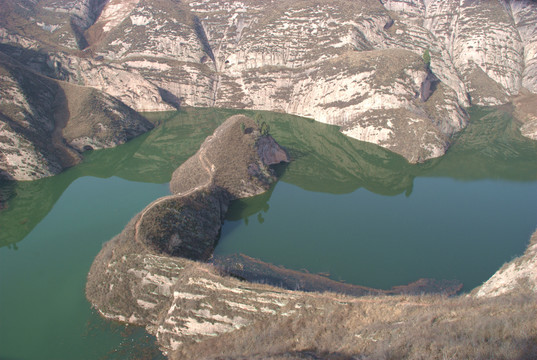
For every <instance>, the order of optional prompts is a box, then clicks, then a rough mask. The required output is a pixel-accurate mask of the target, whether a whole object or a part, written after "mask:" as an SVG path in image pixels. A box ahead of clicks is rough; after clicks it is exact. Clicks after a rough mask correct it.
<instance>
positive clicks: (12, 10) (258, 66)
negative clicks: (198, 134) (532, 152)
mask: <svg viewBox="0 0 537 360" xmlns="http://www.w3.org/2000/svg"><path fill="white" fill-rule="evenodd" d="M4 3H5V6H2V14H3V15H2V17H3V18H5V20H4V21H2V22H1V23H0V40H1V43H2V44H4V46H3V47H2V51H4V52H5V53H7V54H9V55H11V56H13V57H16V58H17V59H18V60H19V61H21V62H24V63H25V64H27V65H31V66H32V67H33V68H36V69H41V70H40V71H43V72H45V73H46V74H47V76H52V77H55V78H61V79H63V80H67V81H70V82H75V83H77V84H82V85H86V86H90V87H94V88H97V89H99V90H102V91H104V92H107V93H109V94H110V95H113V96H115V97H117V98H119V99H120V100H122V101H123V102H125V103H126V104H127V105H129V106H131V107H133V108H134V109H136V110H146V111H152V110H163V109H169V108H170V107H178V106H181V105H190V106H218V107H231V108H251V109H260V110H272V111H284V112H287V113H291V114H296V115H301V116H305V117H311V118H314V119H315V120H317V121H321V122H325V123H329V124H335V125H338V126H341V128H342V131H343V132H344V133H345V134H346V135H348V136H351V137H354V138H357V139H359V140H363V141H368V142H372V143H375V144H378V145H380V146H383V147H385V148H387V149H390V150H392V151H394V152H397V153H399V154H402V155H403V156H405V157H406V158H407V159H408V160H409V161H410V162H421V161H424V160H426V159H430V158H434V157H438V156H441V155H442V154H444V152H445V151H446V149H447V148H448V147H449V146H450V144H451V141H452V135H453V134H455V133H457V132H458V131H460V130H461V129H463V128H464V127H465V126H466V124H467V122H468V115H467V114H466V112H465V111H464V107H467V106H469V105H498V104H504V103H506V102H509V101H511V98H512V96H516V95H517V94H518V93H519V92H524V91H528V92H530V93H532V94H535V93H536V91H537V90H536V89H537V80H536V79H537V76H536V72H537V62H536V60H535V59H536V56H535V55H536V49H537V31H536V30H535V29H536V28H537V15H536V14H537V4H536V3H535V2H534V1H531V0H487V1H484V0H483V1H470V0H468V1H449V0H434V1H425V0H382V1H377V0H359V1H349V0H341V1H336V2H334V1H327V0H322V1H316V2H315V3H309V2H305V3H304V2H292V1H286V0H278V1H241V2H227V1H224V0H219V1H208V0H202V1H193V0H184V1H179V0H162V1H158V2H152V1H147V0H109V1H99V0H93V1H90V0H86V1H83V2H77V3H76V4H75V2H74V1H71V0H61V1H54V2H52V1H39V2H28V4H26V3H24V4H23V3H21V2H14V1H11V0H4ZM23 16H34V17H35V19H36V22H35V23H32V24H29V23H25V22H24V20H22V19H21V17H23ZM8 19H18V20H17V21H15V20H8ZM65 22H69V23H70V24H72V26H65ZM20 23H24V24H25V25H24V26H22V27H21V26H16V24H20ZM21 48H22V49H37V48H40V49H43V50H44V51H43V50H40V51H39V52H37V51H36V52H35V53H33V54H32V53H29V52H28V51H26V52H25V51H21ZM79 49H83V51H82V52H80V51H78V50H79ZM426 50H428V51H429V53H430V57H431V62H430V65H428V64H426V63H425V61H424V59H423V54H424V52H425V51H426ZM47 64H48V65H47ZM524 126H525V127H524V129H523V130H522V133H523V134H524V135H525V136H528V137H530V138H535V137H536V136H537V135H535V128H536V127H535V123H534V122H532V123H531V124H527V125H524Z"/></svg>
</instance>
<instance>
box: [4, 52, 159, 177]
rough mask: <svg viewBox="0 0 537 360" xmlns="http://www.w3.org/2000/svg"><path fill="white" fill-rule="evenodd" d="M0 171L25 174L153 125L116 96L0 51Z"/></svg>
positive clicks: (58, 165)
mask: <svg viewBox="0 0 537 360" xmlns="http://www.w3.org/2000/svg"><path fill="white" fill-rule="evenodd" d="M0 83H1V84H2V87H1V88H0V150H1V151H0V177H3V178H5V179H9V180H31V179H36V178H40V177H45V176H50V175H54V174H57V173H59V172H60V171H61V170H62V169H63V168H65V167H69V166H72V165H74V164H76V163H78V162H79V161H80V159H81V156H80V153H81V152H82V151H85V150H88V149H100V148H106V147H111V146H115V145H117V144H122V143H125V142H126V141H127V140H129V139H131V138H133V137H135V136H137V135H139V134H142V133H144V132H146V131H148V130H149V129H151V128H152V127H153V125H152V124H151V123H150V122H149V121H147V120H146V119H145V118H143V117H141V116H140V115H139V114H138V113H136V112H135V111H134V110H132V109H130V108H129V107H127V106H126V105H125V104H123V103H122V102H121V101H119V100H117V99H116V98H114V97H112V96H110V95H107V94H105V93H102V92H100V91H97V90H95V89H91V88H85V87H81V86H77V85H73V84H69V83H66V82H63V81H57V80H53V79H51V78H49V77H46V76H43V75H40V74H38V73H35V72H33V71H31V70H30V69H28V68H26V67H24V66H22V65H21V64H18V63H17V62H16V61H15V60H13V59H11V58H10V57H8V56H6V55H4V54H3V53H1V52H0Z"/></svg>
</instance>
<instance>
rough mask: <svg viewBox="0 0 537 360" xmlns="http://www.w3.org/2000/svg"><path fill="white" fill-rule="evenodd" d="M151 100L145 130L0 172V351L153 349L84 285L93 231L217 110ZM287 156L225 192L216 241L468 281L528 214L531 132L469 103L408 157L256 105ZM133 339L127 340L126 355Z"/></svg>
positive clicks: (362, 272)
mask: <svg viewBox="0 0 537 360" xmlns="http://www.w3.org/2000/svg"><path fill="white" fill-rule="evenodd" d="M237 112H243V113H249V114H253V112H249V111H232V110H216V109H197V110H189V111H183V112H180V113H178V114H175V113H167V114H152V115H150V116H151V120H152V121H154V122H155V123H158V124H160V125H159V126H158V127H157V128H156V129H155V130H154V131H152V132H151V133H149V134H146V135H144V136H141V137H139V138H137V139H135V140H133V141H131V142H129V143H128V144H125V145H123V146H120V147H118V148H115V149H109V150H102V151H94V152H91V153H89V154H87V156H86V160H85V162H84V163H83V164H81V165H79V166H77V167H75V168H72V169H69V170H68V171H66V172H64V173H62V174H60V175H58V176H55V177H53V178H48V179H43V180H39V181H33V182H22V183H8V184H3V185H0V199H7V201H6V202H5V209H4V210H2V211H1V212H0V359H124V358H148V359H153V358H160V357H159V353H158V350H157V349H156V347H155V346H154V340H153V339H152V338H151V337H149V336H148V335H147V334H146V333H145V332H144V331H143V330H142V329H139V328H136V327H125V326H122V325H119V324H115V323H112V322H107V321H104V320H102V319H101V318H100V317H99V316H98V315H97V314H95V313H94V312H93V311H92V310H91V308H90V306H89V304H88V303H87V301H86V300H85V298H84V286H85V277H86V274H87V272H88V270H89V267H90V265H91V262H92V261H93V258H94V257H95V256H96V255H97V253H98V252H99V250H100V248H101V246H102V244H103V243H104V242H106V241H107V240H109V239H110V238H111V237H113V236H114V235H115V234H117V233H119V232H120V231H121V229H122V228H123V227H124V225H125V224H126V223H127V221H128V220H129V219H130V218H131V217H132V216H133V215H134V214H136V213H137V212H138V211H140V210H141V209H142V208H143V207H144V206H145V205H146V204H148V203H149V202H151V201H152V200H154V199H155V198H157V197H159V196H162V195H165V194H167V193H168V188H167V182H168V181H169V179H170V176H171V173H172V172H173V170H174V169H175V168H176V167H177V166H179V165H180V164H181V163H182V162H183V161H185V160H186V159H187V158H188V157H189V156H191V155H192V154H193V153H194V152H196V151H197V149H198V148H199V145H200V144H201V142H202V141H203V139H204V138H205V137H206V136H207V135H209V134H211V133H212V131H213V130H214V129H215V128H216V127H217V126H218V125H219V124H220V123H221V122H222V121H223V119H225V118H226V117H228V116H229V115H232V114H234V113H237ZM262 116H263V119H264V120H266V121H267V122H269V123H270V125H271V132H272V134H273V135H274V137H275V138H276V140H278V141H279V142H280V143H281V144H282V145H284V146H285V147H287V149H288V150H289V152H290V154H291V156H292V157H293V159H294V161H293V162H292V163H291V164H289V165H288V166H286V167H285V168H283V169H280V170H281V171H282V172H283V175H282V181H280V182H278V183H277V184H276V186H275V187H274V188H273V189H271V191H269V192H267V193H265V194H263V195H261V196H258V197H255V198H252V199H246V200H241V201H237V202H235V203H234V204H233V206H232V209H231V211H230V213H229V216H228V220H227V221H226V223H225V225H224V228H223V232H222V238H221V240H220V242H219V245H218V247H217V251H216V252H217V253H218V254H228V253H234V252H242V253H246V254H247V255H251V256H255V257H259V258H261V259H262V260H265V261H270V262H273V263H276V264H282V265H284V266H286V267H289V268H292V269H301V268H306V269H308V270H309V271H310V272H329V273H330V274H331V276H332V277H333V278H335V279H342V280H346V281H349V282H356V283H359V284H361V285H368V286H374V287H383V288H386V287H390V286H392V285H399V284H403V283H407V282H409V281H414V280H416V279H418V278H420V277H434V278H438V279H458V280H460V281H462V282H463V283H465V285H466V288H467V289H469V288H471V287H473V286H475V285H477V284H479V283H480V282H482V281H483V280H485V279H486V278H488V277H489V276H490V275H491V274H492V273H493V272H494V271H495V270H496V269H497V268H498V267H499V266H500V265H501V264H502V263H503V262H505V261H508V260H510V259H511V258H512V257H514V256H517V255H519V254H521V253H522V252H523V251H524V249H525V247H526V245H527V241H528V239H529V235H530V234H531V233H532V231H533V230H534V229H535V227H536V225H537V201H536V200H537V181H536V179H537V143H536V142H532V141H530V140H527V139H524V138H522V137H521V136H520V135H519V134H518V132H517V131H516V129H515V126H514V124H513V123H512V121H511V119H510V117H509V116H508V115H506V114H503V113H499V112H497V111H493V110H486V109H475V110H473V112H472V123H471V125H470V126H469V127H468V128H467V130H466V131H465V132H464V133H463V134H461V136H460V138H459V139H458V140H457V143H456V145H455V146H453V147H452V149H451V150H450V151H449V152H448V154H447V155H446V156H445V157H443V158H442V159H439V160H433V161H429V162H427V163H425V164H422V165H409V164H408V163H407V162H406V161H405V160H404V159H402V158H401V157H399V156H397V155H395V154H392V153H390V152H388V151H385V150H383V149H381V148H379V147H376V146H374V145H370V144H366V143H361V142H358V141H354V140H352V139H349V138H346V137H344V136H343V135H341V134H339V133H338V132H337V129H335V128H334V127H330V126H326V125H323V124H319V123H314V122H312V121H309V120H305V119H300V118H297V117H292V116H286V115H282V114H274V113H264V112H263V113H262ZM133 354H136V355H133Z"/></svg>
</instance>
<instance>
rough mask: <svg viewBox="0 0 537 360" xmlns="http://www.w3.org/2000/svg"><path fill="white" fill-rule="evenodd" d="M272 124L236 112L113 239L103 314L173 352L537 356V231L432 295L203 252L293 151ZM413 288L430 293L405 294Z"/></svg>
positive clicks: (102, 260) (98, 301)
mask: <svg viewBox="0 0 537 360" xmlns="http://www.w3.org/2000/svg"><path fill="white" fill-rule="evenodd" d="M263 133H264V134H263ZM263 133H262V131H261V129H260V127H259V126H258V124H256V123H255V122H254V121H253V120H251V119H249V118H247V117H245V116H234V117H232V118H230V119H228V120H227V121H226V122H225V123H224V124H222V125H221V126H220V127H219V128H218V129H217V130H216V131H215V132H214V134H213V135H211V136H209V137H208V138H207V139H206V140H205V142H204V143H203V144H202V146H201V148H200V150H199V151H198V152H197V153H196V154H195V155H193V156H192V157H191V158H190V159H189V160H188V161H186V162H185V163H184V164H183V165H181V166H180V167H179V168H178V169H177V170H176V171H175V172H174V174H173V178H172V181H171V190H172V193H173V194H172V195H170V196H166V197H163V198H160V199H158V200H156V201H154V202H152V203H151V204H149V205H148V206H147V207H146V208H145V209H144V210H143V211H142V212H140V213H139V214H138V215H137V216H135V217H134V218H133V219H132V220H131V221H130V222H129V224H128V225H127V226H126V227H125V229H124V230H123V232H121V233H120V234H119V235H117V236H116V237H115V238H113V239H112V240H111V241H110V242H108V243H106V244H105V245H104V247H103V249H102V251H101V252H100V253H99V254H98V256H97V257H96V259H95V261H94V263H93V265H92V267H91V270H90V272H89V275H88V281H87V285H86V295H87V298H88V300H89V301H90V302H91V304H92V305H93V306H94V307H95V308H96V309H97V310H98V311H99V313H100V314H101V315H102V316H104V317H106V318H108V319H113V320H118V321H121V322H126V323H130V324H135V325H140V326H144V327H145V328H146V329H147V330H148V332H149V333H151V334H153V335H155V336H156V338H157V341H158V344H159V346H160V348H161V349H162V351H163V352H164V353H165V354H166V355H167V356H168V357H169V358H170V359H200V358H204V359H213V358H226V359H234V358H237V359H238V358H252V359H266V358H273V359H284V358H285V359H289V358H298V359H318V358H329V359H331V358H334V359H336V358H337V359H340V358H345V359H346V358H353V357H356V356H366V357H371V358H379V357H381V356H385V357H386V356H389V357H396V358H420V357H427V358H439V359H440V358H442V357H443V356H445V354H448V353H451V354H454V353H457V356H458V358H479V357H490V356H493V355H494V356H500V357H505V358H529V357H530V355H532V354H533V355H535V354H536V351H537V349H536V348H535V339H537V329H536V326H535V323H534V321H533V320H532V319H533V318H532V316H533V314H534V313H535V297H536V291H537V284H536V281H535V269H533V267H534V266H533V265H532V264H534V263H535V241H536V240H535V235H534V237H533V239H532V245H531V246H530V247H529V248H528V250H527V252H526V254H525V255H524V256H523V257H521V258H519V259H515V260H514V261H513V263H512V264H510V265H506V266H505V267H504V268H503V269H502V270H501V271H500V272H499V273H498V274H497V275H495V277H493V278H492V279H491V280H489V281H488V282H487V284H485V285H484V286H483V287H482V288H481V289H476V290H475V291H474V292H473V293H472V294H470V295H464V296H460V297H447V296H446V295H445V294H444V295H438V294H437V295H434V294H431V295H424V294H423V293H425V292H426V290H425V289H427V287H424V286H423V284H420V283H419V282H418V283H416V284H413V285H412V286H410V287H406V288H399V289H397V288H395V289H393V290H392V291H387V292H382V291H374V290H373V289H366V288H361V289H360V287H353V286H352V285H348V284H346V285H344V284H340V286H339V287H337V286H336V285H335V284H330V283H329V281H328V282H325V284H324V285H326V287H325V288H324V289H322V290H323V292H311V291H309V292H304V291H292V290H287V289H283V288H278V287H273V286H269V285H266V284H260V283H252V282H247V281H244V280H243V279H240V278H238V277H237V276H239V277H243V278H247V277H248V274H247V273H246V272H247V271H246V270H245V268H244V264H246V263H245V262H244V259H243V261H242V262H238V261H233V262H232V263H231V264H232V265H235V266H236V267H239V268H240V270H242V271H243V272H242V273H240V272H235V275H237V276H234V277H232V276H229V275H226V273H223V272H222V267H215V266H214V265H211V264H209V263H207V262H205V260H207V259H209V258H210V257H211V254H212V251H213V248H214V246H215V243H216V241H217V239H218V236H219V231H220V227H221V224H222V221H223V217H224V214H225V213H226V211H227V207H228V205H229V203H230V201H231V200H233V199H238V198H241V197H247V196H252V195H255V194H260V193H262V192H264V191H266V190H267V189H268V187H269V186H270V184H271V183H272V182H274V181H275V180H276V177H275V175H274V172H273V171H272V170H271V168H270V165H272V164H277V163H280V162H287V161H289V157H288V155H287V154H286V152H285V150H284V149H282V148H281V147H280V146H279V145H278V144H277V143H276V142H275V141H274V139H273V138H272V137H270V136H269V135H266V132H265V131H263ZM246 260H247V261H249V263H250V264H247V266H248V267H249V269H250V271H253V272H254V273H256V271H255V268H254V267H253V266H252V265H251V264H252V263H254V265H255V266H258V267H261V268H262V270H260V271H263V272H267V271H271V273H270V274H272V275H274V274H276V275H274V276H282V270H281V269H275V268H274V267H270V265H268V264H262V263H260V262H258V261H256V260H255V259H246ZM532 266H533V267H532ZM252 269H253V270H252ZM267 269H268V270H267ZM224 270H226V271H230V269H229V267H228V268H224ZM230 272H233V269H231V271H230ZM257 274H259V271H258V272H257ZM286 275H289V277H290V278H292V279H296V276H297V274H294V273H293V274H289V272H286ZM294 276H295V277H294ZM293 277H294V278H293ZM302 280H307V281H309V283H310V284H312V283H319V282H322V281H321V280H320V279H316V278H315V276H313V275H312V276H308V277H304V278H302ZM420 286H421V287H420ZM412 288H413V289H414V293H415V292H417V293H418V294H421V295H410V294H408V293H409V292H411V291H409V289H410V290H411V289H412ZM499 288H501V289H502V290H501V291H500V290H498V289H499ZM306 290H311V289H306ZM324 290H330V291H324ZM360 290H361V291H360ZM335 291H336V292H338V293H336V292H335ZM341 292H345V293H347V294H352V295H353V296H350V295H344V294H342V293H341ZM386 294H390V295H391V296H386ZM357 296H360V297H357ZM432 344H434V346H433V347H431V346H432Z"/></svg>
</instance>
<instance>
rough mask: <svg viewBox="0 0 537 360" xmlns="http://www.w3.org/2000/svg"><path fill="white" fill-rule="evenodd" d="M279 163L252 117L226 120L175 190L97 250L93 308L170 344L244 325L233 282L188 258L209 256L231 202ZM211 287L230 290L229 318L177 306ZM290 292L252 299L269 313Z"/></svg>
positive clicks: (261, 184)
mask: <svg viewBox="0 0 537 360" xmlns="http://www.w3.org/2000/svg"><path fill="white" fill-rule="evenodd" d="M259 154H262V156H260V155H259ZM264 161H267V162H264ZM281 161H284V162H287V161H289V159H288V157H287V154H286V153H285V151H284V150H283V149H282V148H280V147H279V145H278V144H277V143H276V142H275V141H274V140H273V139H272V138H271V137H270V136H269V135H262V134H261V133H260V132H259V129H258V128H257V125H256V124H255V123H254V122H253V121H252V120H251V119H249V118H247V117H245V116H234V117H232V118H230V119H228V120H227V121H226V122H225V123H224V124H222V125H221V126H220V127H219V128H218V129H216V131H215V133H214V134H213V135H212V136H210V137H208V138H207V140H206V141H205V142H204V143H203V144H202V146H201V148H200V150H199V151H198V152H197V153H196V154H195V155H194V156H192V157H191V158H190V159H189V160H188V161H187V162H185V163H184V164H183V165H181V166H180V167H179V168H178V169H177V170H176V171H175V173H174V175H173V179H172V182H171V190H172V192H173V195H171V196H167V197H164V198H161V199H158V200H156V201H154V202H153V203H151V204H150V205H149V206H147V207H146V208H145V209H144V210H143V211H142V212H141V213H140V214H138V215H137V216H136V217H135V218H134V219H133V220H132V221H131V222H130V223H129V224H128V225H127V227H126V228H125V230H124V231H123V232H122V233H121V234H120V235H118V236H117V237H116V238H114V239H113V240H112V241H110V242H109V243H108V244H107V245H106V246H105V247H104V248H103V250H102V251H101V252H100V253H99V255H98V256H97V258H96V260H95V262H94V264H93V265H92V268H91V270H90V273H89V275H88V283H87V288H86V293H87V296H88V299H89V300H90V301H91V303H92V304H93V306H95V307H96V308H97V309H98V310H99V311H100V312H101V314H103V315H104V316H105V317H108V318H113V319H119V320H122V321H129V322H132V323H137V324H142V325H146V326H148V329H149V328H151V329H152V330H151V331H152V332H153V333H155V334H156V335H157V337H159V339H161V340H159V341H161V342H162V346H163V347H164V348H165V349H168V350H174V349H176V348H177V346H178V345H179V344H180V343H181V342H183V341H196V340H197V339H199V338H203V337H206V336H210V335H211V334H214V333H220V332H227V331H230V330H232V329H234V328H240V327H242V326H244V325H245V324H247V323H249V322H250V321H251V320H249V318H250V317H252V316H254V315H253V314H250V315H248V314H249V312H251V310H250V309H251V305H248V304H247V303H246V302H244V300H243V299H242V297H243V296H242V295H241V294H242V293H243V290H237V289H233V288H232V287H231V286H235V285H234V284H235V283H236V282H237V280H235V279H221V278H220V276H219V275H217V274H212V273H211V270H209V269H208V268H207V269H204V268H203V265H200V264H199V263H195V262H193V261H192V260H206V259H208V258H209V257H210V256H211V255H212V251H213V249H214V246H215V243H216V241H217V239H218V236H219V231H220V227H221V224H222V222H223V219H224V214H225V212H226V211H227V207H228V204H229V201H231V200H232V199H236V198H239V197H245V196H252V195H255V194H259V193H260V192H264V191H266V190H267V188H268V186H269V185H270V183H271V182H273V181H274V180H275V177H274V175H273V173H272V170H271V169H270V168H269V167H268V166H269V164H271V163H272V164H275V163H279V162H281ZM252 169H255V171H252ZM191 259H192V260H191ZM200 266H201V267H200ZM200 271H201V273H200ZM196 274H198V275H196ZM199 275H203V276H201V277H200V276H199ZM205 275H208V276H205ZM214 287H216V288H217V289H230V295H231V296H230V297H222V299H221V306H222V307H223V308H222V311H223V310H224V309H229V310H231V313H233V314H234V315H233V316H228V315H219V314H218V311H220V310H217V308H216V306H217V305H218V304H217V303H214V302H212V304H210V309H212V310H208V311H205V310H203V309H187V308H185V307H184V306H182V305H181V303H182V302H184V301H187V302H189V301H192V300H196V301H199V300H202V299H204V298H206V297H207V296H210V294H208V295H205V293H206V292H209V293H210V292H211V291H212V289H214ZM261 288H262V287H260V288H259V289H260V290H261ZM244 292H248V293H249V292H251V290H244ZM291 297H292V295H278V294H277V293H275V292H274V291H259V293H258V297H257V299H256V300H255V302H257V303H259V304H263V306H262V308H263V309H264V310H263V312H264V313H268V314H270V313H272V312H274V311H276V310H275V309H279V308H281V307H282V306H283V305H282V303H281V302H282V301H283V302H286V301H287V300H286V299H288V298H291ZM247 302H250V300H248V301H247ZM218 306H220V305H218ZM191 311H194V312H195V313H196V314H197V315H194V316H193V317H191V315H190V314H189V313H190V312H191ZM256 312H257V311H256ZM163 317H164V318H165V319H163ZM204 318H205V319H207V320H211V321H214V323H212V324H209V323H208V322H207V321H205V320H202V319H204ZM179 328H182V329H183V330H181V331H176V330H175V329H179Z"/></svg>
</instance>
